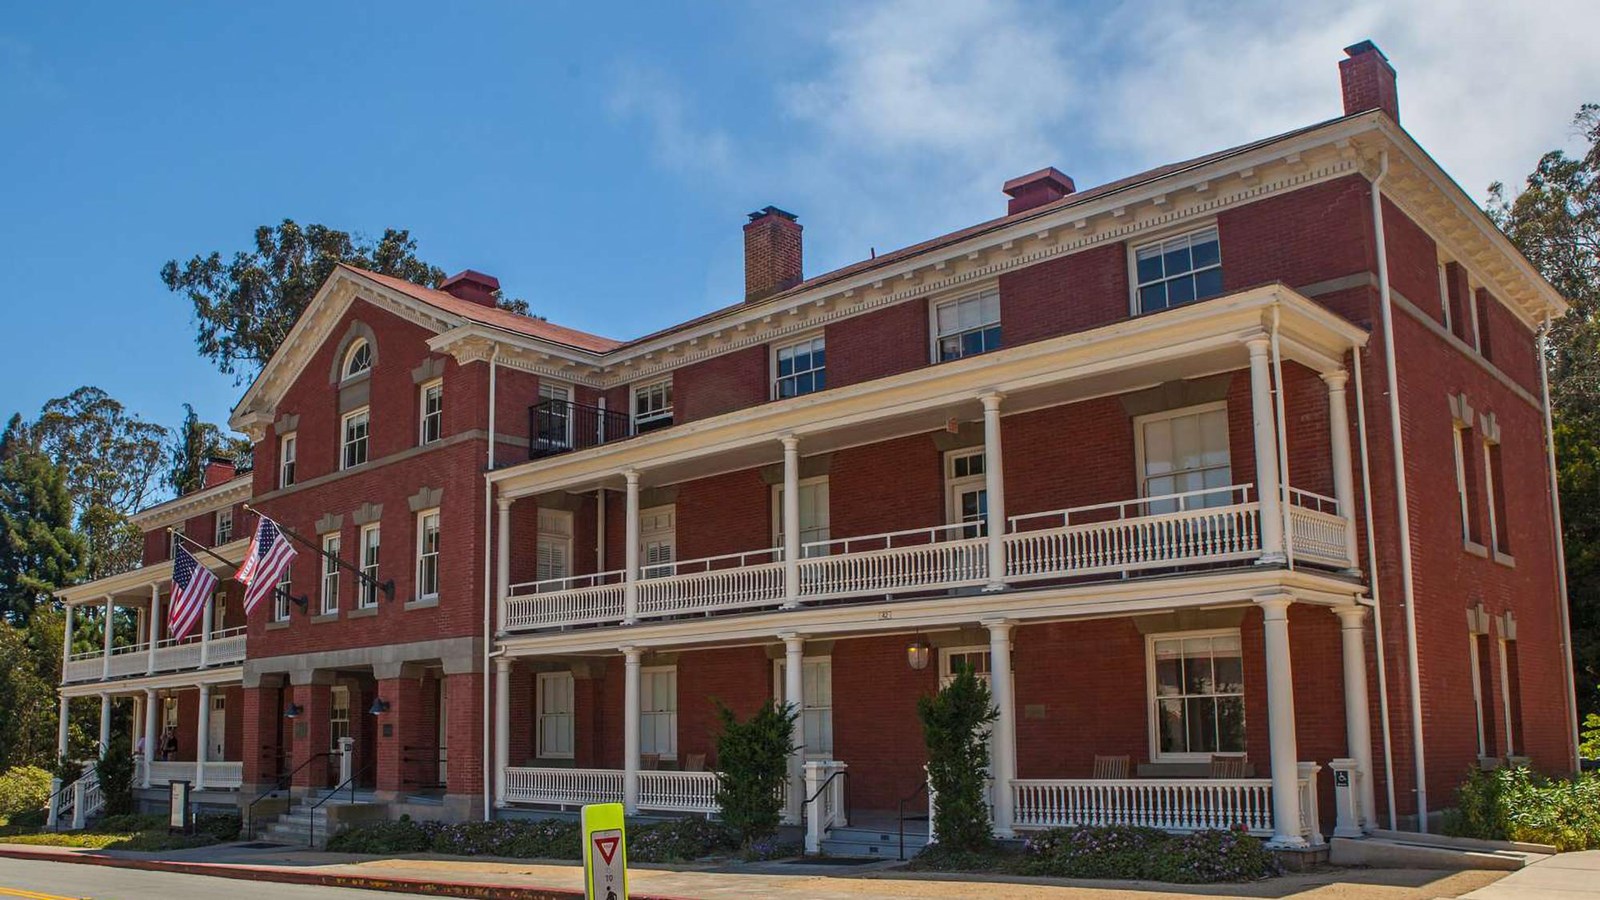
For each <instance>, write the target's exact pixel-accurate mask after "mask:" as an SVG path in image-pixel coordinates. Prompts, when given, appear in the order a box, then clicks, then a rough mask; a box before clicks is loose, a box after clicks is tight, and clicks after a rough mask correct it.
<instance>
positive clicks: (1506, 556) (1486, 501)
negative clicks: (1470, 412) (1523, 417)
mask: <svg viewBox="0 0 1600 900" xmlns="http://www.w3.org/2000/svg"><path fill="white" fill-rule="evenodd" d="M1457 433H1459V432H1457ZM1479 443H1481V444H1483V507H1484V509H1485V510H1487V511H1488V513H1489V533H1488V535H1486V537H1488V539H1489V541H1488V543H1487V544H1486V545H1485V548H1486V549H1487V550H1488V551H1489V552H1490V553H1492V554H1493V555H1494V558H1495V559H1496V560H1498V561H1500V562H1510V561H1511V560H1512V559H1513V557H1512V555H1511V554H1510V553H1509V552H1507V550H1511V549H1515V548H1512V547H1511V546H1510V544H1511V541H1510V540H1507V541H1505V544H1506V549H1505V550H1502V549H1501V547H1500V544H1501V540H1500V530H1501V529H1502V528H1505V527H1506V523H1504V522H1501V521H1500V512H1499V510H1497V509H1495V501H1494V497H1495V480H1494V453H1495V450H1494V448H1499V453H1500V454H1501V459H1500V472H1501V474H1504V473H1505V466H1506V464H1505V455H1504V454H1505V448H1504V447H1503V446H1502V445H1501V444H1500V442H1499V441H1494V440H1490V439H1489V438H1487V437H1485V438H1483V439H1482V440H1481V441H1479ZM1510 513H1511V505H1510V498H1509V497H1507V498H1506V514H1507V516H1509V515H1510Z"/></svg>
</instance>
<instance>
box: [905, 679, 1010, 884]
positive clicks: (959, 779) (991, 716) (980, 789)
mask: <svg viewBox="0 0 1600 900" xmlns="http://www.w3.org/2000/svg"><path fill="white" fill-rule="evenodd" d="M917 715H918V717H919V718H921V719H922V739H923V741H924V742H925V743H926V744H927V746H928V784H929V787H930V788H931V789H932V790H933V792H934V793H935V794H937V795H938V797H937V800H936V801H935V802H934V811H933V816H934V821H933V826H934V828H935V830H936V831H937V832H938V835H939V843H941V844H944V845H945V847H946V852H953V851H957V850H970V851H983V850H985V849H987V848H988V847H989V846H990V845H991V844H992V843H993V842H994V832H993V831H992V830H991V824H990V820H989V807H988V804H987V803H986V802H985V800H984V796H985V793H986V788H987V784H988V778H989V740H988V734H987V726H988V725H989V723H990V722H993V721H994V720H995V718H996V717H998V715H999V713H998V712H997V711H996V710H995V708H994V705H993V704H992V703H990V702H989V686H988V685H986V684H984V683H983V682H982V681H979V680H978V678H977V676H976V675H974V674H973V673H972V669H971V668H970V667H966V666H963V667H961V668H960V669H958V670H957V672H956V677H955V678H953V679H951V681H950V683H949V684H948V685H946V686H945V687H944V689H943V690H940V691H939V692H938V693H937V694H934V695H932V696H925V697H919V698H917Z"/></svg>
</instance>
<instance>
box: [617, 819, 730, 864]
mask: <svg viewBox="0 0 1600 900" xmlns="http://www.w3.org/2000/svg"><path fill="white" fill-rule="evenodd" d="M755 843H758V842H752V846H754V844H755ZM735 846H737V841H736V840H735V838H734V835H733V833H732V832H731V831H730V830H729V829H728V828H727V827H726V826H724V825H721V824H719V823H716V822H712V821H709V820H707V819H700V818H692V819H676V820H673V821H671V822H659V823H657V824H655V825H645V826H643V827H640V828H635V829H633V830H632V831H630V832H629V833H628V859H630V860H633V861H636V862H691V861H693V860H696V859H700V858H702V857H706V856H710V855H712V854H713V853H717V852H718V851H723V850H731V849H733V848H734V847H735Z"/></svg>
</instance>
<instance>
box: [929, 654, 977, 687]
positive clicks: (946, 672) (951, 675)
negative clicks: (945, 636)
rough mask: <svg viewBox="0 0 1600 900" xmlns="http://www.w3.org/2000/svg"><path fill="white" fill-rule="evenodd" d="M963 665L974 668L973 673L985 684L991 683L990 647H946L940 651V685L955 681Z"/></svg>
mask: <svg viewBox="0 0 1600 900" xmlns="http://www.w3.org/2000/svg"><path fill="white" fill-rule="evenodd" d="M962 667H966V668H968V669H971V670H972V674H973V675H974V676H976V677H977V679H978V680H979V681H981V682H983V683H984V684H988V683H989V648H988V647H946V648H944V649H943V650H940V651H939V686H940V687H944V686H945V685H948V684H949V683H950V682H951V681H953V680H954V679H955V677H956V672H958V671H960V670H961V668H962Z"/></svg>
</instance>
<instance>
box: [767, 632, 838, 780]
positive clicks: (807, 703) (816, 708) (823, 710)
mask: <svg viewBox="0 0 1600 900" xmlns="http://www.w3.org/2000/svg"><path fill="white" fill-rule="evenodd" d="M787 665H788V660H784V659H775V660H773V661H772V701H773V702H774V703H776V704H778V706H779V707H782V706H783V705H784V704H786V703H788V698H787V697H785V696H784V691H785V689H786V688H787V686H788V677H787V675H786V673H785V671H784V670H785V669H786V668H787ZM818 669H826V670H827V674H828V702H827V704H819V703H816V702H815V700H816V696H815V695H816V692H815V691H808V690H806V689H805V684H806V681H805V675H806V673H807V672H813V673H814V672H816V671H817V670H818ZM800 692H801V697H800V707H801V708H800V717H801V732H800V733H801V734H802V735H804V734H805V717H806V716H807V715H813V716H815V718H816V719H817V733H818V734H819V735H822V736H824V738H825V740H822V741H819V742H818V744H817V746H815V747H813V746H812V744H811V742H810V741H807V742H806V746H805V751H806V759H832V758H833V743H834V741H833V738H834V732H833V721H834V720H833V657H832V656H807V657H804V658H803V659H802V660H801V676H800Z"/></svg>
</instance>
